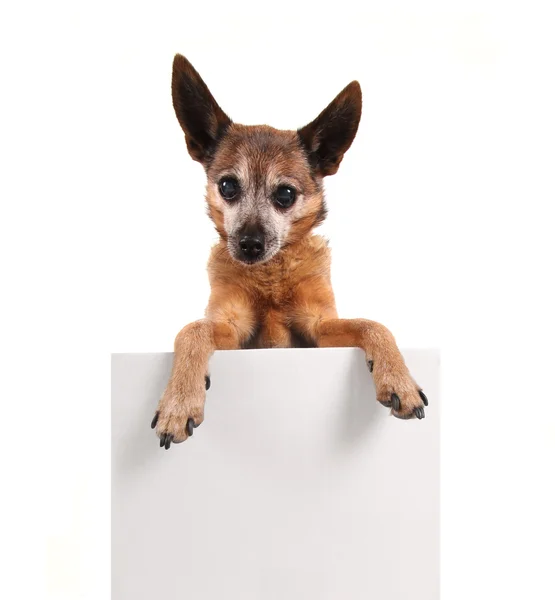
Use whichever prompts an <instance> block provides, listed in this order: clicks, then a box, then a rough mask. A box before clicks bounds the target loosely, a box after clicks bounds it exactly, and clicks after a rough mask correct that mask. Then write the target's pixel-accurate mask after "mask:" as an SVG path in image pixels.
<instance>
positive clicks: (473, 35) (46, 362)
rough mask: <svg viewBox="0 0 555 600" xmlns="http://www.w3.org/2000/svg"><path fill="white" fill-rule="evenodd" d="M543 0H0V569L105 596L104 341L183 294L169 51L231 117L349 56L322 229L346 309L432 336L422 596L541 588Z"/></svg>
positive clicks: (544, 526) (158, 323) (154, 321)
mask: <svg viewBox="0 0 555 600" xmlns="http://www.w3.org/2000/svg"><path fill="white" fill-rule="evenodd" d="M411 4H412V3H411ZM407 6H408V5H407ZM547 6H548V3H541V4H540V3H532V2H526V3H524V2H521V3H511V5H510V6H509V3H502V2H498V3H493V2H465V3H460V4H454V3H449V4H447V3H445V2H443V3H437V5H434V4H432V3H426V4H424V3H419V7H418V9H417V8H416V7H415V6H412V8H411V9H410V10H409V9H408V8H407V7H406V6H402V5H401V4H394V3H387V4H386V3H383V5H382V4H381V3H380V4H377V3H375V4H369V5H368V6H367V7H366V8H363V5H362V3H354V2H347V1H343V2H341V3H339V4H338V3H329V4H327V3H323V2H320V3H304V4H303V3H299V2H294V3H287V2H280V3H279V4H278V3H274V4H272V5H266V4H262V3H254V2H253V3H247V2H233V3H216V2H210V3H206V4H203V5H202V6H201V5H200V3H195V4H188V3H185V2H179V3H178V2H175V3H169V2H159V3H156V5H155V4H154V3H150V4H149V5H146V4H145V3H139V2H135V3H131V2H124V1H122V0H120V1H117V2H110V3H107V2H104V3H102V2H95V3H82V2H81V3H69V2H66V3H63V2H49V3H47V4H46V3H38V2H27V3H18V4H17V6H16V5H15V4H14V3H12V5H10V6H8V5H7V4H5V5H3V7H2V11H1V13H0V51H1V52H0V56H1V58H0V60H1V75H2V78H1V79H0V82H1V88H2V89H1V92H2V94H1V108H2V110H1V111H0V144H1V149H0V152H1V156H0V159H1V163H0V164H1V170H2V177H1V178H0V186H1V187H0V198H1V201H2V208H1V211H2V212H1V218H0V227H1V230H0V243H1V244H2V247H1V250H2V280H3V283H4V292H3V296H2V333H1V338H0V339H1V340H2V366H3V368H2V373H3V375H2V381H3V394H2V400H3V408H4V414H3V417H4V423H5V432H6V433H5V435H4V436H3V439H2V443H3V444H5V445H6V449H5V450H4V452H3V454H2V455H3V457H4V458H3V461H2V464H3V466H4V470H5V477H6V481H7V483H8V486H9V489H10V493H8V494H3V499H2V504H6V507H5V508H3V510H2V511H1V514H2V520H3V521H4V520H5V521H6V522H5V523H4V522H3V523H2V531H3V535H2V542H3V543H5V544H6V553H7V556H6V558H5V559H4V560H3V564H4V565H9V568H8V569H7V571H8V572H7V577H3V578H2V581H1V583H0V590H1V591H4V588H5V589H6V591H5V594H7V593H9V594H10V597H22V598H27V597H34V598H37V597H39V598H42V597H44V598H56V599H62V598H107V597H108V593H109V592H108V590H109V467H110V463H109V353H110V352H115V351H166V350H171V348H172V344H173V338H174V336H175V334H176V333H177V331H178V330H179V329H180V327H182V326H183V325H184V324H185V323H187V322H188V321H191V320H193V319H196V318H199V317H200V316H202V312H203V309H204V305H205V303H206V299H207V295H208V284H207V280H206V275H205V270H204V269H205V263H206V259H207V256H208V250H209V245H210V242H211V241H213V240H214V232H213V229H212V227H211V225H210V223H209V221H208V219H207V217H206V216H205V214H204V213H205V208H204V203H203V198H202V196H203V186H204V179H203V172H202V168H201V167H200V166H199V165H198V164H196V163H193V162H192V161H191V160H190V159H189V158H188V156H187V154H186V150H185V144H184V141H183V136H182V134H181V132H180V129H179V126H178V124H177V121H176V119H175V116H174V114H173V109H172V106H171V97H170V87H169V83H170V75H171V61H172V57H173V54H174V53H175V52H181V53H183V54H185V55H186V56H187V57H188V58H189V59H190V60H191V61H192V62H193V64H194V65H195V66H196V67H197V69H198V70H199V71H200V73H201V74H202V76H203V77H204V78H205V80H206V82H207V83H208V85H209V87H210V88H211V89H212V91H213V93H214V95H215V96H216V98H217V99H218V101H219V102H220V103H221V105H222V107H223V108H224V110H226V111H227V112H228V113H229V114H230V116H231V117H232V118H234V119H235V120H237V121H239V122H245V123H250V124H254V123H261V122H268V123H270V124H272V125H274V126H277V127H284V128H295V127H297V126H300V125H303V124H304V123H306V122H307V121H309V120H311V119H312V118H313V117H314V116H316V114H317V113H318V112H319V111H320V110H321V109H322V108H323V107H324V106H325V105H326V104H327V103H328V102H329V101H330V100H331V99H332V98H333V96H334V95H335V94H336V93H337V92H338V91H339V90H340V89H341V88H342V87H343V86H344V85H346V84H347V83H348V82H349V81H351V80H352V79H355V78H356V79H358V80H359V81H360V83H361V85H362V88H363V94H364V109H363V118H362V121H361V126H360V130H359V134H358V136H357V139H356V141H355V143H354V145H353V147H352V148H351V150H350V151H349V152H348V153H347V155H346V157H345V160H344V163H343V164H342V166H341V168H340V171H339V173H338V174H337V175H336V176H334V177H332V178H330V179H329V181H328V184H327V196H328V205H329V209H330V211H329V217H328V222H327V223H326V225H325V226H324V227H322V233H325V234H326V235H328V236H329V237H330V240H331V245H332V249H333V281H334V285H335V289H336V296H337V302H338V308H339V311H340V313H341V315H342V316H345V317H350V316H365V317H368V318H372V319H375V320H379V321H382V322H383V323H384V324H386V325H387V326H388V327H389V328H390V329H391V330H392V331H393V332H394V334H395V336H396V338H397V341H398V343H399V345H400V346H401V347H404V348H407V347H429V346H433V347H440V348H441V351H442V378H443V391H442V394H443V395H442V398H443V402H442V586H443V597H444V598H448V599H451V598H457V599H458V598H468V597H473V598H489V597H491V596H494V597H505V598H512V597H515V598H523V597H529V598H534V599H542V598H548V597H550V598H552V597H553V592H554V590H553V587H554V584H553V581H552V580H549V575H548V574H549V572H550V570H551V569H550V568H551V567H552V565H553V555H554V548H553V539H554V536H555V531H554V529H555V527H554V516H553V510H552V506H553V505H555V493H554V489H553V459H554V454H555V414H554V406H555V394H554V391H553V376H552V372H553V345H552V344H553V339H554V335H555V323H554V318H553V308H552V307H553V306H554V305H555V302H554V300H555V298H554V295H553V291H552V289H551V288H552V286H553V270H554V269H553V259H552V256H553V255H554V254H555V249H554V247H553V217H552V216H551V213H552V210H551V208H552V206H553V202H554V200H555V193H554V181H553V165H554V164H555V163H554V159H555V152H554V144H555V142H554V139H555V118H554V114H555V111H554V110H553V107H554V106H555V93H554V87H553V72H554V65H553V56H554V43H553V35H552V31H553V15H551V14H550V13H549V12H548V10H547ZM6 531H8V534H7V535H6V534H5V532H6ZM5 594H4V595H5Z"/></svg>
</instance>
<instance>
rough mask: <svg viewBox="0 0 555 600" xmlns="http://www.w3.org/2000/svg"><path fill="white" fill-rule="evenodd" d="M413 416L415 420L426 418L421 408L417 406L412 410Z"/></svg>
mask: <svg viewBox="0 0 555 600" xmlns="http://www.w3.org/2000/svg"><path fill="white" fill-rule="evenodd" d="M414 416H415V417H416V418H417V419H423V418H424V417H425V416H426V415H425V414H424V409H423V408H422V407H421V406H419V407H418V408H415V409H414Z"/></svg>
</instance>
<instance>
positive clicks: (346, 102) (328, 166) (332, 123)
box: [298, 81, 362, 177]
mask: <svg viewBox="0 0 555 600" xmlns="http://www.w3.org/2000/svg"><path fill="white" fill-rule="evenodd" d="M361 112H362V92H361V89H360V84H359V83H358V81H352V82H351V83H350V84H349V85H348V86H347V87H346V88H345V89H344V90H342V91H341V92H340V93H339V94H338V95H337V96H336V97H335V99H334V100H333V101H332V102H331V103H330V104H329V105H328V106H327V108H325V109H324V110H323V111H322V112H321V113H320V114H319V115H318V116H317V117H316V119H314V121H312V123H309V124H308V125H305V126H304V127H303V128H302V129H299V130H298V134H299V137H300V138H301V142H302V144H303V146H304V148H305V150H306V152H307V154H308V159H309V161H310V164H311V166H312V168H313V169H314V171H315V173H316V174H317V175H319V176H320V177H325V176H326V175H333V174H334V173H336V172H337V169H338V168H339V164H340V163H341V160H342V159H343V155H344V154H345V152H347V150H348V149H349V148H350V146H351V144H352V143H353V140H354V139H355V135H356V132H357V130H358V124H359V122H360V115H361Z"/></svg>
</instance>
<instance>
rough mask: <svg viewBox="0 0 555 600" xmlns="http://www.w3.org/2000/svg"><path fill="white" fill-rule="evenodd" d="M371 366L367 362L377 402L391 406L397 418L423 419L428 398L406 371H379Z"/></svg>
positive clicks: (392, 412)
mask: <svg viewBox="0 0 555 600" xmlns="http://www.w3.org/2000/svg"><path fill="white" fill-rule="evenodd" d="M369 362H371V361H369ZM373 366H374V365H373V364H372V365H370V364H369V367H370V370H371V371H372V372H373V376H374V383H375V385H376V397H377V399H378V402H380V403H381V404H383V405H384V406H387V407H388V408H391V414H392V415H393V416H395V417H397V418H398V419H423V418H424V417H425V416H426V415H425V413H424V406H428V398H427V397H426V394H424V392H423V391H422V390H421V389H420V387H419V386H418V385H417V384H416V383H415V381H414V380H413V378H412V377H411V376H410V374H409V373H408V371H406V372H391V371H388V370H386V369H384V370H383V371H382V372H380V370H379V369H374V368H373Z"/></svg>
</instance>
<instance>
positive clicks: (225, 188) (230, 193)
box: [218, 177, 239, 201]
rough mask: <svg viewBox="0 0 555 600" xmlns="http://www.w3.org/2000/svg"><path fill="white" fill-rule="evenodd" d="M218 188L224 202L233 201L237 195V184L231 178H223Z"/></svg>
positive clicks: (235, 180)
mask: <svg viewBox="0 0 555 600" xmlns="http://www.w3.org/2000/svg"><path fill="white" fill-rule="evenodd" d="M218 187H219V190H220V194H221V195H222V198H224V200H228V201H229V200H233V199H234V198H235V197H236V196H237V194H238V193H239V182H238V181H237V179H234V178H233V177H224V178H223V179H222V180H221V181H220V183H219V185H218Z"/></svg>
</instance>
